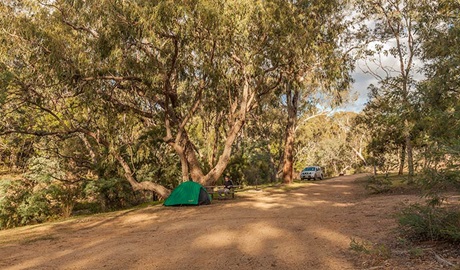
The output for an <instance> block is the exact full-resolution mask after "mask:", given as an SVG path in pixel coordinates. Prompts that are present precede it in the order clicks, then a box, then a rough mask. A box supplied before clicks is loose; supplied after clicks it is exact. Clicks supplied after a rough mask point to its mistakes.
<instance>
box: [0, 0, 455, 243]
mask: <svg viewBox="0 0 460 270" xmlns="http://www.w3.org/2000/svg"><path fill="white" fill-rule="evenodd" d="M325 2H327V3H325ZM459 11H460V7H459V3H458V1H455V0H445V1H424V0H422V1H412V0H396V1H384V0H376V1H368V0H354V1H339V0H337V1H312V0H310V1H278V0H272V1H207V0H201V1H199V0H196V1H141V0H139V1H115V0H101V1H97V2H93V1H78V0H74V1H68V0H67V1H64V0H43V1H28V0H25V1H14V0H4V1H2V2H1V3H0V25H1V26H0V114H1V115H2V118H1V119H2V121H1V122H0V135H1V136H0V170H1V172H2V178H1V181H0V228H8V227H14V226H18V225H24V224H29V223H37V222H44V221H47V220H50V219H53V218H56V217H62V216H64V217H67V216H70V215H72V214H73V213H76V212H78V211H90V212H99V211H107V210H113V209H120V208H124V207H128V206H132V205H136V204H139V203H141V202H143V201H145V200H146V198H148V199H152V198H153V199H155V200H162V199H164V198H166V197H167V196H168V195H169V193H170V192H171V190H172V189H173V188H174V187H176V186H177V185H178V184H180V183H181V182H183V181H187V180H189V179H193V180H194V181H197V182H199V183H201V184H203V185H214V184H216V183H219V181H222V180H221V179H222V175H223V174H228V175H230V176H231V177H232V178H233V179H234V181H235V182H237V183H238V184H242V185H260V184H265V183H275V182H282V183H286V184H289V183H292V182H293V181H294V180H295V179H296V178H297V177H298V172H299V171H300V170H301V169H303V168H304V167H305V166H307V165H319V166H322V167H323V168H325V172H326V176H328V177H330V176H336V175H339V174H351V173H356V172H362V171H369V170H372V172H374V174H378V173H383V174H388V173H390V172H396V173H398V174H400V175H404V181H405V182H406V183H408V184H411V185H420V186H421V187H423V188H422V190H423V192H424V193H423V194H425V195H426V194H428V195H429V196H430V198H432V199H433V200H432V202H436V203H435V204H438V205H439V204H440V203H441V201H442V200H441V198H440V197H439V196H437V194H438V192H439V191H442V190H445V189H446V188H448V189H451V188H452V187H455V188H458V186H459V182H460V180H459V179H460V178H459V177H460V175H459V173H458V165H459V162H458V157H459V152H460V126H459V122H460V115H459V113H460V102H459V98H460V94H459V81H460V78H459V70H460V69H459V63H460V52H459V50H458V48H460V46H459V45H460V44H459V43H460V24H459V17H460V16H459ZM383 59H392V60H393V64H391V65H388V64H387V62H386V61H383ZM357 61H361V62H360V63H364V64H361V68H362V69H363V72H366V73H368V74H370V75H372V76H373V78H374V79H375V82H376V83H375V84H371V85H369V86H368V91H369V97H368V101H367V103H366V104H365V106H364V109H363V110H362V111H358V112H356V111H355V112H351V111H343V110H339V109H338V108H340V106H343V105H344V104H346V103H347V102H350V101H352V100H353V93H352V92H351V91H350V88H351V87H352V85H353V79H352V76H351V74H352V72H353V70H355V67H356V63H357ZM361 90H362V89H361ZM459 239H460V237H459Z"/></svg>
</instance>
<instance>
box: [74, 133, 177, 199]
mask: <svg viewBox="0 0 460 270" xmlns="http://www.w3.org/2000/svg"><path fill="white" fill-rule="evenodd" d="M80 131H81V132H82V133H84V134H86V135H87V136H89V137H91V138H93V139H94V140H96V141H97V142H98V143H100V144H102V145H104V146H105V147H106V148H107V150H108V151H109V153H110V154H111V155H112V156H113V157H114V158H115V159H116V160H117V161H118V163H119V164H120V165H121V167H122V168H123V171H124V175H125V177H126V180H128V182H129V184H130V185H131V187H132V188H133V190H135V191H136V190H149V191H153V192H155V193H156V194H157V195H158V196H159V197H161V198H167V197H168V196H169V194H171V191H170V190H169V189H167V188H165V187H164V186H162V185H159V184H156V183H154V182H150V181H144V182H138V181H137V180H136V178H135V177H134V172H133V170H132V169H131V167H130V166H129V163H128V162H127V161H126V160H125V159H124V158H123V156H122V155H121V154H120V153H118V152H117V151H116V150H114V149H112V148H111V147H110V144H109V143H108V142H107V141H106V140H104V139H103V138H102V137H101V136H99V135H98V134H96V133H94V132H91V131H89V130H84V129H81V130H80Z"/></svg>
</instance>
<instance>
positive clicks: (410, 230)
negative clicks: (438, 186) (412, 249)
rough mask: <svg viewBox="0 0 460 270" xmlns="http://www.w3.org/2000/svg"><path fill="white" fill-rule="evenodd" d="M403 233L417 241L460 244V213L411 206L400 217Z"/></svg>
mask: <svg viewBox="0 0 460 270" xmlns="http://www.w3.org/2000/svg"><path fill="white" fill-rule="evenodd" d="M398 221H399V225H400V230H401V232H402V233H403V234H404V235H405V236H407V237H409V238H413V239H416V240H445V241H451V242H457V243H458V242H460V211H458V210H454V209H443V208H440V207H435V206H430V205H425V206H424V205H419V204H415V205H411V206H409V207H407V208H405V209H403V210H402V211H401V212H400V213H399V215H398Z"/></svg>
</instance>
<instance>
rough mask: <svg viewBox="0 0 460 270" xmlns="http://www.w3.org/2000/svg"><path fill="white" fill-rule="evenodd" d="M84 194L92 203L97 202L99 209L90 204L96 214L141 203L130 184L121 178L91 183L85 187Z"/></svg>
mask: <svg viewBox="0 0 460 270" xmlns="http://www.w3.org/2000/svg"><path fill="white" fill-rule="evenodd" d="M84 192H85V196H86V198H88V200H89V201H90V202H91V201H94V202H97V205H98V207H95V206H94V205H91V204H89V207H90V209H91V211H96V212H104V211H111V210H116V209H123V208H126V207H129V206H133V205H136V204H138V203H139V198H140V197H139V196H137V194H136V193H135V192H134V191H133V190H132V188H131V186H130V185H129V183H128V182H127V181H126V180H124V179H121V178H109V179H103V178H102V179H98V180H97V181H91V182H89V183H88V184H87V185H86V186H85V189H84ZM80 210H81V209H80Z"/></svg>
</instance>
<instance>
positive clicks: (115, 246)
mask: <svg viewBox="0 0 460 270" xmlns="http://www.w3.org/2000/svg"><path fill="white" fill-rule="evenodd" d="M360 177H361V178H362V177H364V175H358V176H343V177H338V178H334V179H329V180H323V181H318V182H308V183H302V184H295V188H293V189H290V190H288V191H286V190H283V189H278V190H277V189H267V190H265V191H255V190H253V191H245V192H240V193H238V195H237V198H236V199H234V200H222V201H213V203H212V204H211V205H207V206H200V207H164V206H151V207H147V208H143V209H135V210H129V211H120V212H115V213H108V214H102V215H96V216H91V217H86V218H77V219H71V220H67V221H63V222H57V223H50V224H43V225H36V226H28V227H23V228H16V229H12V230H4V231H0V254H1V256H0V269H187V270H188V269H448V267H447V266H445V265H444V262H443V261H442V260H440V258H437V257H442V258H443V259H445V260H446V261H449V262H450V263H456V264H458V263H460V259H459V257H458V256H459V254H458V253H457V252H456V250H455V249H452V247H440V246H439V244H438V245H436V246H433V245H430V243H425V244H423V245H422V246H420V247H416V248H414V247H413V246H409V244H407V243H403V242H404V241H403V240H401V239H399V240H398V238H397V234H396V233H395V228H396V226H397V224H396V221H395V219H394V218H393V216H392V214H393V213H394V212H395V211H396V210H397V209H400V208H401V207H402V206H404V205H406V204H408V203H412V202H416V201H419V200H420V199H419V198H418V197H417V196H416V195H397V194H391V195H372V196H371V195H368V194H367V192H366V191H365V190H364V188H363V184H362V182H360V181H357V179H359V178H360ZM350 244H352V246H353V247H354V248H350ZM361 248H362V250H361V251H360V249H361ZM436 256H437V257H436ZM451 268H453V269H458V268H455V267H451Z"/></svg>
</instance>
